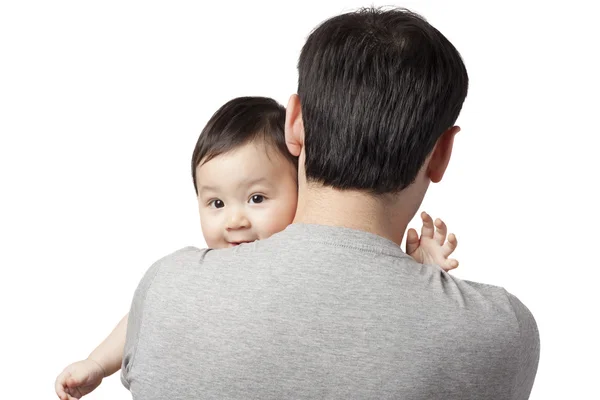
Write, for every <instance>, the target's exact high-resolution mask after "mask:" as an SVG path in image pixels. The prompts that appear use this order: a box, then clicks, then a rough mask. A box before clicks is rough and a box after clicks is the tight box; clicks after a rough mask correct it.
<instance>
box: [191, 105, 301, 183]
mask: <svg viewBox="0 0 600 400" xmlns="http://www.w3.org/2000/svg"><path fill="white" fill-rule="evenodd" d="M284 127H285V108H284V107H283V106H282V105H280V104H279V103H277V102H276V101H275V100H273V99H271V98H268V97H238V98H235V99H233V100H230V101H228V102H227V103H225V104H224V105H223V106H222V107H221V108H219V109H218V110H217V112H216V113H214V114H213V116H212V117H211V118H210V120H209V121H208V123H207V124H206V126H205V127H204V129H203V130H202V133H201V134H200V137H199V138H198V142H196V148H194V154H193V155H192V179H193V180H194V189H195V190H196V194H198V186H197V185H196V168H197V167H198V165H200V164H201V163H202V164H204V163H206V162H208V161H210V160H212V159H213V158H215V157H217V156H218V155H221V154H223V153H227V152H229V151H231V150H235V149H237V148H238V147H240V146H243V145H244V144H246V143H248V142H250V141H253V140H260V141H262V142H264V143H266V144H268V145H270V146H271V147H273V148H275V149H276V150H278V151H279V153H280V154H281V155H282V156H284V157H285V158H286V159H287V160H289V161H290V162H291V163H292V164H293V165H294V166H296V167H297V166H298V158H297V157H294V156H293V155H292V154H291V153H290V152H289V151H288V149H287V146H286V144H285V133H284Z"/></svg>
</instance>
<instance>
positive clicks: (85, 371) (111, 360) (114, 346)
mask: <svg viewBox="0 0 600 400" xmlns="http://www.w3.org/2000/svg"><path fill="white" fill-rule="evenodd" d="M127 317H128V315H125V316H124V317H123V318H122V319H121V321H120V322H119V323H118V324H117V326H116V327H115V329H113V331H112V332H111V333H110V335H108V337H107V338H106V339H104V341H103V342H102V343H100V345H99V346H98V347H96V349H95V350H94V351H92V353H91V354H90V355H89V356H88V358H87V359H85V360H82V361H78V362H76V363H73V364H71V365H69V366H68V367H67V368H65V369H64V371H63V372H62V373H61V374H60V375H59V376H58V377H57V378H56V383H55V390H56V394H57V395H58V397H59V398H61V399H62V400H72V399H79V398H81V397H82V396H85V395H86V394H88V393H90V392H92V391H93V390H94V389H96V388H97V387H98V386H99V385H100V383H101V382H102V379H104V378H106V377H107V376H110V375H112V374H114V373H115V372H117V371H118V370H120V369H121V363H122V361H123V348H124V347H125V334H126V333H127Z"/></svg>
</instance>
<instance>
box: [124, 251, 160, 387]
mask: <svg viewBox="0 0 600 400" xmlns="http://www.w3.org/2000/svg"><path fill="white" fill-rule="evenodd" d="M161 264H162V260H160V261H158V262H156V263H155V264H154V265H152V267H150V268H149V269H148V271H146V274H145V275H144V277H143V278H142V280H141V281H140V283H139V285H138V287H137V289H136V290H135V293H134V295H133V300H132V302H131V309H130V310H129V318H128V320H127V322H126V325H125V326H126V331H127V332H126V335H125V345H124V348H123V363H122V366H121V382H122V383H123V386H125V387H126V388H127V389H129V385H130V381H129V372H130V371H131V368H132V366H133V362H134V360H135V353H136V350H137V342H138V337H139V335H140V330H141V326H142V318H143V315H144V301H145V300H146V294H147V293H148V289H149V288H150V286H151V285H152V282H153V281H154V278H155V277H156V274H157V273H158V271H159V269H160V266H161Z"/></svg>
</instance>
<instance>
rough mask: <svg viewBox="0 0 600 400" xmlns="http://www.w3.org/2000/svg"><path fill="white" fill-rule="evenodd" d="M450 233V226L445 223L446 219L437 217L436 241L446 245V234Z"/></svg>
mask: <svg viewBox="0 0 600 400" xmlns="http://www.w3.org/2000/svg"><path fill="white" fill-rule="evenodd" d="M447 234H448V228H447V227H446V224H445V223H444V221H442V220H441V219H439V218H438V219H436V220H435V235H434V239H435V241H436V242H438V244H439V245H440V246H443V245H444V242H445V241H446V235H447Z"/></svg>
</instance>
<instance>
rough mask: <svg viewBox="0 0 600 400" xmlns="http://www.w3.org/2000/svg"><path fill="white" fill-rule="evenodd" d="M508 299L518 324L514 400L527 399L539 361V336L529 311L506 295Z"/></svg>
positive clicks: (510, 295)
mask: <svg viewBox="0 0 600 400" xmlns="http://www.w3.org/2000/svg"><path fill="white" fill-rule="evenodd" d="M508 299H509V300H510V303H511V305H512V307H513V310H514V312H515V317H516V318H517V321H518V323H519V331H520V341H519V349H518V355H519V366H518V367H519V369H518V371H517V374H516V376H515V386H514V396H513V399H515V400H521V399H523V400H526V399H528V398H529V394H530V393H531V388H532V387H533V382H534V380H535V375H536V373H537V368H538V362H539V359H540V336H539V332H538V328H537V324H536V322H535V318H534V317H533V314H531V311H529V309H528V308H527V307H525V305H524V304H523V303H522V302H521V301H520V300H519V299H518V298H516V297H515V296H513V295H512V294H510V293H508Z"/></svg>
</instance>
